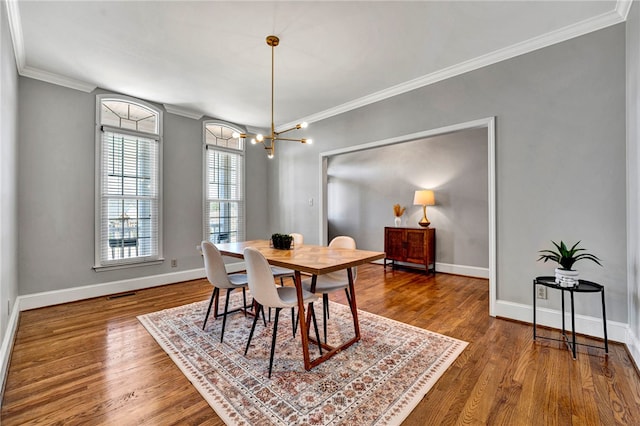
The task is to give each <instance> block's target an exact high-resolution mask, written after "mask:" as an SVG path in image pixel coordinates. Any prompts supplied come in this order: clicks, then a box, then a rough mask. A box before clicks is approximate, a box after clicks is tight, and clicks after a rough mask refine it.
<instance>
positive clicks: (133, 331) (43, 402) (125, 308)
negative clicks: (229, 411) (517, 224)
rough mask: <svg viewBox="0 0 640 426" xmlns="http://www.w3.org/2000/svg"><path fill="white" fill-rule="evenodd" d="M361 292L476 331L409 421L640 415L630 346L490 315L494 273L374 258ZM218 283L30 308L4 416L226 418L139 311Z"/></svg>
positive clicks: (9, 421) (362, 297)
mask: <svg viewBox="0 0 640 426" xmlns="http://www.w3.org/2000/svg"><path fill="white" fill-rule="evenodd" d="M357 291H358V293H357V299H358V307H359V309H363V310H366V311H369V312H372V313H376V314H378V315H383V316H385V317H388V318H393V319H396V320H398V321H402V322H405V323H409V324H413V325H415V326H418V327H423V328H427V329H429V330H432V331H435V332H439V333H443V334H446V335H449V336H452V337H456V338H459V339H462V340H465V341H467V342H469V346H468V347H467V348H466V349H465V351H464V352H463V353H462V355H461V356H460V357H459V358H458V359H457V360H456V362H455V363H454V364H453V366H451V367H450V368H449V369H448V370H447V372H446V373H445V374H444V375H443V376H442V377H441V378H440V380H439V381H438V382H437V383H436V385H435V386H434V387H433V388H432V389H431V391H430V392H429V393H428V394H427V395H426V396H425V397H424V399H423V400H422V401H421V402H420V403H419V405H418V406H417V407H416V409H415V410H414V411H413V412H412V413H411V414H410V416H409V417H408V418H407V419H406V421H405V422H404V423H403V424H404V425H454V424H462V425H475V424H489V425H615V424H620V425H634V424H635V425H638V424H640V378H639V377H638V375H637V373H636V371H635V369H634V367H633V364H632V361H631V360H630V358H629V356H628V355H627V353H626V351H625V349H624V346H623V345H621V344H615V343H614V344H611V345H610V353H609V356H605V355H604V351H601V350H597V349H593V348H588V347H580V349H579V353H578V359H577V360H575V361H574V360H572V358H571V355H570V353H569V352H568V350H567V349H566V348H565V347H564V346H563V345H562V344H560V343H558V342H552V341H538V342H533V341H532V338H531V337H532V332H531V326H530V325H528V324H522V323H518V322H512V321H507V320H503V319H496V318H491V317H489V315H488V304H489V302H488V283H487V281H486V280H481V279H472V278H466V277H460V276H454V275H446V274H437V275H436V276H435V277H433V276H429V277H427V276H425V275H424V274H421V273H419V272H413V271H401V270H395V271H392V270H390V269H388V270H387V271H386V272H385V271H384V270H383V267H382V266H380V265H367V266H364V267H360V268H359V270H358V283H357ZM210 294H211V286H210V285H209V284H208V283H207V282H206V281H205V280H198V281H191V282H186V283H180V284H174V285H169V286H163V287H156V288H152V289H147V290H142V291H138V292H137V293H136V295H134V296H127V297H122V298H114V299H108V298H104V297H103V298H96V299H91V300H86V301H81V302H75V303H70V304H65V305H59V306H53V307H48V308H42V309H36V310H31V311H26V312H23V313H22V314H21V316H20V324H19V327H18V332H17V336H16V341H15V346H14V349H13V356H12V359H11V364H10V368H9V375H8V378H7V382H6V388H5V393H4V398H3V401H2V412H1V415H0V423H1V424H2V425H5V426H10V425H23V424H35V423H37V424H64V425H71V424H91V425H97V424H109V425H140V424H150V425H169V424H190V425H197V424H206V425H221V424H223V423H222V421H221V420H220V419H219V418H218V417H217V416H216V414H215V412H214V411H213V410H212V409H211V408H210V407H209V405H208V404H207V403H206V402H205V401H204V400H203V399H202V398H201V397H200V395H199V393H198V392H197V391H196V390H195V388H194V387H193V386H192V385H191V384H190V383H189V381H188V380H187V379H186V378H185V377H184V376H183V375H182V373H181V372H180V370H179V369H178V368H177V367H176V366H175V365H174V364H173V362H172V361H171V360H170V359H169V357H168V356H167V355H166V354H165V353H164V351H163V350H162V349H161V348H160V347H159V346H158V345H157V344H156V342H155V340H154V339H153V338H152V337H151V336H150V335H149V334H148V333H147V332H146V331H145V329H144V328H143V327H142V325H141V324H140V323H139V322H138V320H137V319H136V316H137V315H140V314H145V313H149V312H154V311H157V310H161V309H165V308H169V307H173V306H179V305H183V304H187V303H191V302H194V301H199V300H205V299H208V297H209V296H210ZM343 295H344V294H343V293H342V294H336V295H334V296H332V300H336V301H340V302H342V303H345V300H344V297H343ZM591 343H598V342H591Z"/></svg>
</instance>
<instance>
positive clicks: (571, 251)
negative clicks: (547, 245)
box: [538, 240, 602, 270]
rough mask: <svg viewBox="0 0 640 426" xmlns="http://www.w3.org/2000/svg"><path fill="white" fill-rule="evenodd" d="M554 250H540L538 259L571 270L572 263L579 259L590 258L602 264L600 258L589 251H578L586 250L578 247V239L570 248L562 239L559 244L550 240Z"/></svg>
mask: <svg viewBox="0 0 640 426" xmlns="http://www.w3.org/2000/svg"><path fill="white" fill-rule="evenodd" d="M551 242H552V243H553V245H554V246H555V248H556V250H540V251H539V252H538V253H540V257H539V258H538V261H540V260H542V261H544V262H545V263H546V262H547V261H552V262H556V263H558V264H559V265H560V266H561V269H567V270H572V269H573V265H574V264H575V263H576V262H578V261H579V260H591V261H592V262H595V263H597V264H598V265H600V266H602V264H601V263H600V259H599V258H598V257H597V256H596V255H594V254H591V253H580V252H584V251H586V249H584V248H580V247H578V245H579V244H580V241H578V242H577V243H575V244H574V245H573V246H571V248H568V247H567V245H566V244H565V243H564V241H562V240H561V241H560V244H558V243H556V242H555V241H551Z"/></svg>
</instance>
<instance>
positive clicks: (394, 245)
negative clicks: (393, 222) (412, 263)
mask: <svg viewBox="0 0 640 426" xmlns="http://www.w3.org/2000/svg"><path fill="white" fill-rule="evenodd" d="M403 234H404V230H403V229H395V228H385V234H384V252H385V254H386V256H387V259H393V260H399V261H402V260H404V247H403V241H404V235H403Z"/></svg>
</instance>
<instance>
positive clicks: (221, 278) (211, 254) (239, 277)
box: [200, 241, 248, 343]
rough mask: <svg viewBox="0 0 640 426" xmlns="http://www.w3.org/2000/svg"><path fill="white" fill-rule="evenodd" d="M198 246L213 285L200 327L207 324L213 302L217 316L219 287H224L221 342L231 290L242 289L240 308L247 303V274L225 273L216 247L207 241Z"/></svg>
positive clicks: (215, 316)
mask: <svg viewBox="0 0 640 426" xmlns="http://www.w3.org/2000/svg"><path fill="white" fill-rule="evenodd" d="M200 248H201V250H202V256H203V259H204V269H205V272H206V275H207V280H208V281H209V283H210V284H211V285H212V286H213V293H212V294H211V300H210V301H209V308H208V309H207V314H206V315H205V317H204V321H203V323H202V329H203V330H204V329H205V327H206V325H207V320H208V318H209V314H210V313H211V306H212V305H213V304H214V302H215V310H214V318H217V317H218V300H219V298H220V289H226V290H227V292H226V293H227V295H226V299H225V302H224V315H223V319H222V330H221V332H220V343H222V341H223V339H224V329H225V326H226V325H227V314H228V313H230V312H229V296H230V295H231V292H232V291H233V290H235V289H236V288H241V289H242V302H243V307H242V308H241V309H246V305H247V296H246V289H247V286H248V283H247V280H248V279H247V275H246V274H231V275H229V274H227V269H226V268H225V266H224V260H223V259H222V254H220V251H219V250H218V248H217V247H216V246H215V245H213V244H212V243H211V242H209V241H202V242H201V243H200ZM238 310H239V309H235V310H233V311H231V312H237V311H238ZM245 315H246V312H245Z"/></svg>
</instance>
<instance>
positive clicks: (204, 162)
mask: <svg viewBox="0 0 640 426" xmlns="http://www.w3.org/2000/svg"><path fill="white" fill-rule="evenodd" d="M211 124H213V125H218V126H225V127H228V128H230V129H232V130H235V131H236V132H238V133H246V132H247V131H246V130H245V129H242V128H240V127H238V126H235V125H233V124H229V123H227V122H224V121H220V120H205V121H203V122H202V221H201V223H202V240H203V241H209V232H208V229H209V222H208V219H207V218H206V215H205V211H206V209H207V145H209V144H207V125H211ZM211 146H212V147H214V149H217V150H220V151H225V152H230V153H234V154H240V155H241V156H242V163H243V164H242V185H241V187H242V204H243V209H242V210H243V215H242V230H243V234H244V236H245V239H246V236H247V192H246V180H247V156H246V155H245V153H246V150H247V144H246V143H244V144H243V145H242V150H239V149H232V148H226V147H222V146H218V145H211ZM199 245H200V243H198V246H199Z"/></svg>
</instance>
